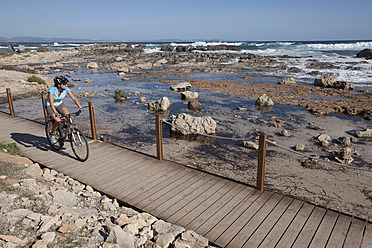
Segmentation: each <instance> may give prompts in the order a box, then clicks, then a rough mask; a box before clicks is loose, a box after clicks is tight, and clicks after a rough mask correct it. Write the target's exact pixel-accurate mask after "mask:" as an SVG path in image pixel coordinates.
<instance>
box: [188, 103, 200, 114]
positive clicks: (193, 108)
mask: <svg viewBox="0 0 372 248" xmlns="http://www.w3.org/2000/svg"><path fill="white" fill-rule="evenodd" d="M187 108H188V109H189V110H190V114H192V115H197V114H199V112H200V111H201V109H202V105H201V103H200V102H199V101H189V103H188V104H187Z"/></svg>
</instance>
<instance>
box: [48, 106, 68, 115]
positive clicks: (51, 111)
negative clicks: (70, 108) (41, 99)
mask: <svg viewBox="0 0 372 248" xmlns="http://www.w3.org/2000/svg"><path fill="white" fill-rule="evenodd" d="M45 107H46V110H47V112H48V115H52V114H54V112H53V110H52V107H50V106H45ZM55 108H56V110H57V111H58V112H59V113H60V111H61V109H63V108H67V107H66V105H65V104H64V103H61V104H60V105H59V106H55Z"/></svg>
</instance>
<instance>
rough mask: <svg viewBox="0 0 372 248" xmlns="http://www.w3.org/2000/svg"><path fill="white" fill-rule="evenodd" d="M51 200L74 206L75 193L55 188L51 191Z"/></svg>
mask: <svg viewBox="0 0 372 248" xmlns="http://www.w3.org/2000/svg"><path fill="white" fill-rule="evenodd" d="M51 193H52V196H53V202H54V203H58V204H60V205H63V206H70V207H72V206H74V205H75V203H76V196H75V194H73V193H71V192H69V191H67V190H56V191H52V192H51Z"/></svg>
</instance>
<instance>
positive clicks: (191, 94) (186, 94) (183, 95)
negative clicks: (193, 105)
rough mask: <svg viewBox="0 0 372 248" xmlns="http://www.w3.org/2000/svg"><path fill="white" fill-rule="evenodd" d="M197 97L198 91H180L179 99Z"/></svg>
mask: <svg viewBox="0 0 372 248" xmlns="http://www.w3.org/2000/svg"><path fill="white" fill-rule="evenodd" d="M198 98H199V93H198V92H191V91H185V92H182V93H181V99H185V100H196V99H198Z"/></svg>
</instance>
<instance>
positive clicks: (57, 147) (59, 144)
mask: <svg viewBox="0 0 372 248" xmlns="http://www.w3.org/2000/svg"><path fill="white" fill-rule="evenodd" d="M53 125H54V122H53V121H52V120H49V121H47V123H46V124H45V134H46V137H47V140H48V143H49V145H50V146H51V147H52V148H53V150H56V151H58V150H60V149H61V148H62V147H63V145H64V142H63V141H62V139H61V137H62V134H61V129H60V128H57V130H56V134H55V135H56V137H57V140H58V141H57V142H56V143H53V142H52V140H51V134H50V133H51V131H52V127H53Z"/></svg>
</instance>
